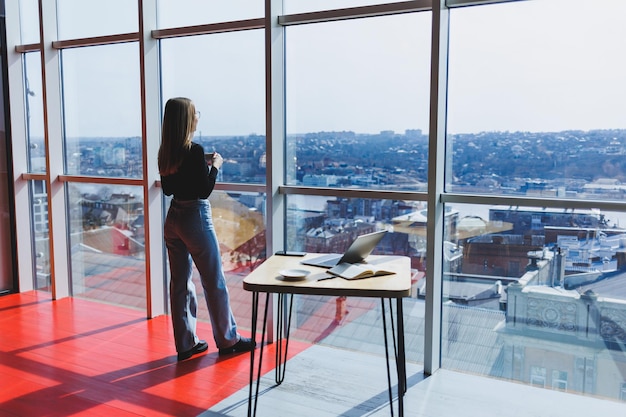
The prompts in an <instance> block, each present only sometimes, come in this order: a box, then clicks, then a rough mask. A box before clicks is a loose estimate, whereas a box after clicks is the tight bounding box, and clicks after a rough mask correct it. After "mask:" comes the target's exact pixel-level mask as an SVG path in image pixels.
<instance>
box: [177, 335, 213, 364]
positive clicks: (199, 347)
mask: <svg viewBox="0 0 626 417" xmlns="http://www.w3.org/2000/svg"><path fill="white" fill-rule="evenodd" d="M208 348H209V344H208V343H207V342H205V341H204V340H201V341H199V342H198V343H196V345H195V346H194V347H192V348H191V349H189V350H186V351H184V352H178V360H179V361H184V360H185V359H189V358H191V357H192V356H193V355H195V354H196V353H200V352H204V351H205V350H207V349H208Z"/></svg>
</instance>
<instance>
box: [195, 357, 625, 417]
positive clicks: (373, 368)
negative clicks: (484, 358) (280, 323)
mask: <svg viewBox="0 0 626 417" xmlns="http://www.w3.org/2000/svg"><path fill="white" fill-rule="evenodd" d="M392 365H393V363H392ZM407 371H408V387H409V389H408V391H407V394H406V396H405V399H404V410H405V412H404V415H405V416H406V417H451V416H456V415H459V416H460V415H462V416H463V417H478V416H480V417H485V416H494V417H495V416H497V417H524V416H528V417H530V416H533V417H535V416H536V417H578V416H580V417H588V416H589V415H597V416H603V417H622V416H626V404H624V403H620V402H614V401H604V400H599V399H595V398H589V397H582V396H579V395H574V394H568V393H563V392H558V391H552V390H547V389H540V388H535V387H530V386H527V385H522V384H517V383H512V382H505V381H498V380H493V379H489V378H484V377H477V376H473V375H468V374H462V373H458V372H452V371H446V370H440V371H438V372H437V373H435V375H433V376H431V377H429V378H426V379H424V378H423V373H422V368H421V367H420V366H418V365H415V364H410V363H409V364H408V367H407ZM392 382H393V384H394V412H393V415H395V416H397V415H398V411H397V401H395V397H396V393H395V388H396V386H395V384H396V378H395V372H392ZM247 401H248V388H246V389H244V390H241V391H239V392H237V393H236V394H234V395H232V396H231V397H229V398H227V399H225V400H224V401H222V402H220V403H219V404H216V405H215V406H214V407H212V408H211V409H210V410H207V411H206V412H204V413H202V414H201V415H200V416H201V417H218V416H232V417H239V416H246V415H247V410H248V402H247ZM257 407H258V408H257V415H258V416H259V417H283V416H289V417H294V416H297V417H308V416H310V417H325V416H328V417H330V416H334V417H336V416H341V417H357V416H376V417H378V416H389V415H391V409H390V407H389V394H388V391H387V373H386V367H385V360H384V357H381V356H377V355H372V354H366V353H360V352H354V351H347V350H343V349H338V348H333V347H325V346H320V345H315V346H313V347H311V348H309V349H307V350H305V351H304V352H302V353H300V354H299V355H297V356H296V357H295V358H293V359H291V360H290V361H289V362H288V364H287V373H286V377H285V381H284V382H283V383H282V384H281V385H280V386H274V372H271V373H269V374H267V375H266V376H264V377H263V378H262V380H261V387H260V397H259V402H258V406H257Z"/></svg>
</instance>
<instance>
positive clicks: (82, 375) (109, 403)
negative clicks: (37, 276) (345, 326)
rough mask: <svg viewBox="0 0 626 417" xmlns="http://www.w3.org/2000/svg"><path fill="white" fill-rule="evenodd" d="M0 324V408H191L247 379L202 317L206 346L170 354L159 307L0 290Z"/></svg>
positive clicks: (70, 411)
mask: <svg viewBox="0 0 626 417" xmlns="http://www.w3.org/2000/svg"><path fill="white" fill-rule="evenodd" d="M0 328H1V329H2V330H1V332H0V334H1V335H0V417H5V416H68V415H72V416H100V415H101V416H137V415H141V416H178V417H183V416H197V415H198V414H200V413H202V412H203V411H205V410H206V409H208V408H210V407H211V406H213V405H214V404H216V403H218V402H219V401H221V400H222V399H224V398H226V397H228V396H229V395H231V394H233V393H234V392H236V391H238V390H240V389H242V388H244V387H246V386H247V385H248V375H249V366H250V356H249V355H248V354H241V355H233V356H227V357H218V355H217V349H216V347H215V345H214V344H213V343H211V342H212V341H211V339H210V334H211V329H210V325H209V324H208V323H205V322H200V323H199V324H198V333H199V335H200V336H201V337H203V338H207V341H209V351H208V352H207V353H205V354H202V355H199V356H194V357H193V358H192V359H190V360H188V361H184V362H180V363H178V362H177V361H176V356H175V351H174V342H173V336H172V330H171V325H170V321H169V316H159V317H157V318H154V319H151V320H147V319H146V318H145V313H144V312H143V311H139V310H133V309H127V308H123V307H116V306H112V305H108V304H103V303H98V302H93V301H86V300H81V299H75V298H64V299H61V300H58V301H52V300H51V298H50V296H49V294H47V293H42V292H36V291H34V292H28V293H23V294H12V295H7V296H1V297H0ZM244 335H245V334H244ZM307 346H309V345H308V344H306V343H302V342H298V341H296V340H291V341H290V343H289V353H290V356H293V355H295V354H297V353H298V352H300V351H302V350H303V349H305V348H306V347H307ZM273 354H274V345H270V346H269V347H268V350H267V352H266V355H264V357H265V358H273V357H274V355H273ZM257 358H258V356H257ZM271 369H273V360H265V361H264V370H263V372H264V373H265V372H268V371H270V370H271Z"/></svg>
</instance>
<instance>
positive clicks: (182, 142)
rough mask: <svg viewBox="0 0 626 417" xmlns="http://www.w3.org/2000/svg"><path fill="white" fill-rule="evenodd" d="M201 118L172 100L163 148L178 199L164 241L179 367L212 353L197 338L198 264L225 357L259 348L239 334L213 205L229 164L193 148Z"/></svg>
mask: <svg viewBox="0 0 626 417" xmlns="http://www.w3.org/2000/svg"><path fill="white" fill-rule="evenodd" d="M198 117H199V113H196V110H195V106H194V104H193V102H192V101H191V100H189V99H188V98H183V97H179V98H172V99H170V100H168V101H167V103H166V104H165V114H164V116H163V126H162V134H161V147H160V148H159V173H160V174H161V186H162V188H163V192H164V193H165V195H173V196H174V198H173V199H172V202H171V205H170V208H169V210H168V212H167V217H166V219H165V227H164V236H165V244H166V246H167V255H168V258H169V264H170V276H171V277H170V305H171V315H172V325H173V327H174V340H175V343H176V351H177V352H178V360H179V361H182V360H185V359H188V358H190V357H191V356H193V355H195V354H197V353H200V352H204V351H205V350H207V349H208V344H207V342H206V341H204V340H200V339H199V338H198V336H197V335H196V322H197V318H196V310H197V307H198V306H197V297H196V290H195V285H194V284H193V282H192V280H191V276H192V264H191V262H192V260H193V262H194V263H195V265H196V268H198V272H199V273H200V279H201V282H202V288H203V289H204V295H205V297H206V302H207V307H208V310H209V317H210V319H211V326H212V328H213V339H214V340H215V344H216V345H217V347H218V349H219V354H220V355H224V354H229V353H236V352H249V351H251V350H252V349H254V348H255V343H254V342H253V341H252V340H251V339H248V338H244V337H241V336H240V335H239V333H238V332H237V324H236V323H235V318H234V316H233V313H232V310H231V308H230V298H229V294H228V288H227V287H226V280H225V277H224V271H223V269H222V259H221V256H220V251H219V243H218V241H217V236H216V234H215V229H214V228H213V221H212V218H211V205H210V204H209V200H208V197H209V195H210V194H211V192H212V191H213V187H214V186H215V180H216V178H217V173H218V170H219V169H220V168H221V166H222V163H223V162H224V159H223V158H222V156H221V155H220V154H218V153H217V152H215V153H214V154H213V156H212V158H211V161H210V162H211V163H210V166H209V164H208V161H207V160H205V154H204V149H203V148H202V146H201V145H200V144H197V143H194V142H192V137H193V132H194V131H195V130H196V125H197V124H198Z"/></svg>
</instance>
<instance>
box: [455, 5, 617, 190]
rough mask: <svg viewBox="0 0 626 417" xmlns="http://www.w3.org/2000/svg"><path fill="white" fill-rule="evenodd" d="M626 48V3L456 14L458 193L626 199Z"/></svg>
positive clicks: (465, 10)
mask: <svg viewBox="0 0 626 417" xmlns="http://www.w3.org/2000/svg"><path fill="white" fill-rule="evenodd" d="M494 33H497V34H498V36H493V34H494ZM625 48H626V3H624V2H619V1H614V0H599V1H597V2H594V7H593V8H590V7H588V2H587V1H584V0H547V1H541V2H534V1H523V2H510V3H506V4H498V5H489V6H480V7H478V6H477V7H464V8H459V9H454V10H451V11H450V54H449V57H450V58H449V95H448V124H447V133H448V154H447V158H448V164H449V173H450V175H449V176H448V178H447V179H446V183H447V187H446V188H447V190H448V191H458V192H466V191H469V192H476V193H489V194H517V195H528V196H539V197H544V198H550V197H567V198H576V199H592V200H623V199H624V197H625V195H626V185H625V184H624V183H625V177H624V167H623V158H624V152H625V148H624V145H623V144H624V143H625V142H626V119H625V118H624V117H623V109H624V108H626V78H625V77H624V74H625V73H626V60H625V59H624V58H623V56H622V55H621V54H617V53H615V51H621V50H624V49H625Z"/></svg>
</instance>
